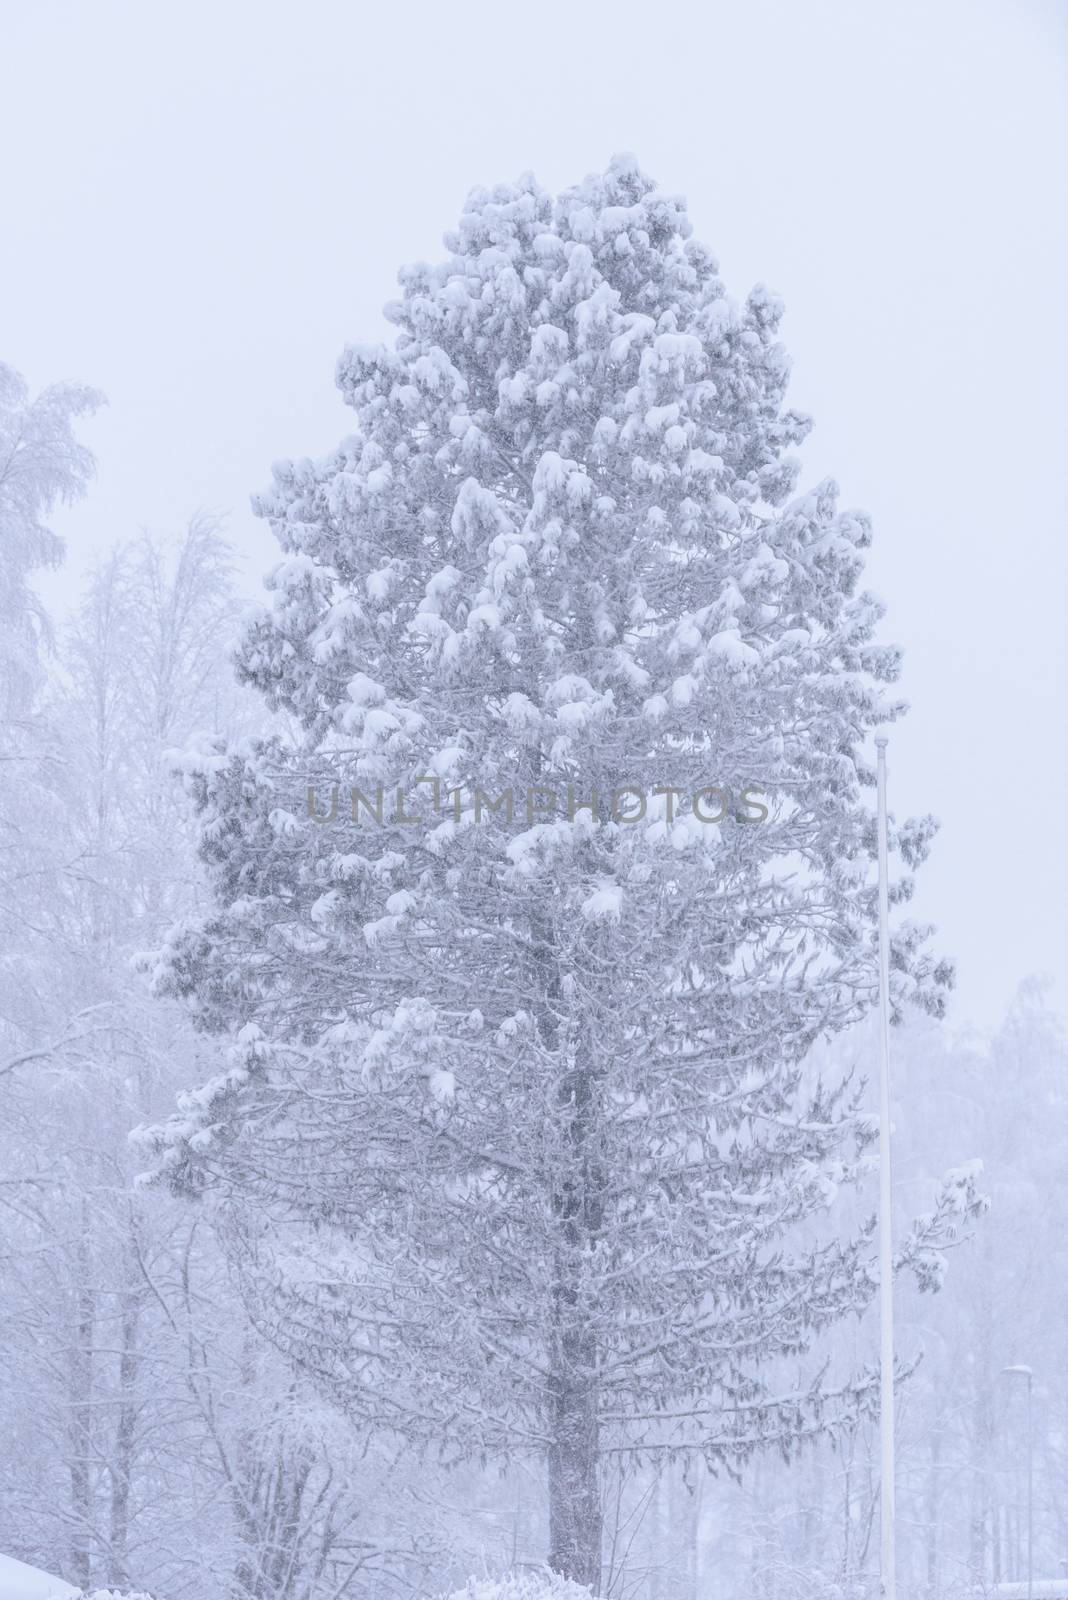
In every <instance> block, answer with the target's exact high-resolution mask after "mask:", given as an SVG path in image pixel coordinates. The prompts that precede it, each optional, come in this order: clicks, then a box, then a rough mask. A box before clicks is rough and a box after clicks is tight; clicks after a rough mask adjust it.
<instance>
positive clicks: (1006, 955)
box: [0, 0, 1068, 1024]
mask: <svg viewBox="0 0 1068 1600" xmlns="http://www.w3.org/2000/svg"><path fill="white" fill-rule="evenodd" d="M0 19H2V30H0V31H2V36H3V38H2V44H0V132H2V137H3V145H2V148H3V150H4V154H5V159H4V175H3V184H2V192H0V219H2V227H3V239H2V250H0V359H4V360H6V361H8V362H9V363H11V364H12V365H14V366H15V367H17V368H18V369H20V370H21V371H22V372H23V373H24V374H25V376H26V377H27V379H28V380H29V382H30V383H31V385H32V386H33V387H35V388H36V387H39V386H42V385H44V384H45V383H48V382H51V381H53V380H56V379H60V378H80V379H84V380H86V381H88V382H91V383H93V384H95V385H96V386H98V387H99V388H101V389H102V390H104V391H105V393H106V394H107V396H108V400H109V402H110V404H109V407H108V409H107V410H106V411H105V412H103V413H101V414H100V416H99V417H98V418H96V419H94V420H93V421H92V422H91V423H90V424H89V425H88V426H87V427H86V429H85V436H86V437H87V439H88V441H89V442H90V443H91V445H92V447H93V448H94V450H95V451H96V453H97V456H98V459H99V474H98V478H97V481H96V483H95V485H94V487H93V490H92V492H91V495H90V497H89V498H88V499H87V500H86V501H85V502H84V503H83V504H81V505H80V506H78V507H77V508H76V509H74V510H72V511H71V512H69V513H65V514H63V515H62V516H61V517H60V518H59V519H58V523H57V525H58V526H59V528H60V529H61V531H62V532H63V533H64V535H65V536H66V538H67V540H68V544H69V549H70V558H69V562H68V567H67V570H66V572H65V573H64V574H63V575H62V576H60V577H59V578H57V579H55V580H49V582H48V583H47V585H46V592H47V595H48V598H49V600H50V602H51V603H52V604H53V606H54V607H55V608H56V609H57V610H60V609H62V607H63V606H65V605H66V604H68V603H69V601H70V599H71V598H72V596H73V595H74V594H75V593H76V591H77V584H78V581H79V578H80V575H81V574H82V573H84V570H85V568H86V565H87V564H88V563H89V562H91V560H92V558H93V556H94V555H95V554H96V553H97V552H99V551H102V550H103V549H105V548H106V547H107V546H108V545H109V544H110V543H111V542H112V541H115V540H119V539H123V538H125V537H128V536H129V535H131V534H132V533H134V532H135V531H136V530H137V529H138V528H140V527H142V526H147V527H149V528H151V529H153V530H155V531H160V532H162V531H166V530H168V529H173V528H175V527H177V526H178V525H179V524H180V523H181V522H182V521H183V520H184V519H185V517H186V516H187V515H188V514H189V513H190V512H191V511H193V510H194V509H196V508H197V507H204V506H207V507H214V508H218V509H220V510H223V511H226V512H227V513H228V517H229V526H230V530H231V534H232V537H233V539H234V540H235V542H236V544H237V546H238V547H239V549H240V551H241V553H242V557H243V559H244V562H245V568H246V576H247V581H248V584H249V587H250V589H251V588H252V587H253V586H254V585H255V584H256V583H257V582H258V579H259V576H260V574H261V573H262V572H263V570H264V569H265V568H266V567H267V566H268V565H269V564H270V563H271V561H272V559H273V546H272V544H271V541H270V536H269V533H268V530H267V529H266V528H265V527H264V526H263V525H261V524H259V523H257V522H256V521H255V519H254V518H253V517H252V515H251V513H250V511H249V509H248V496H249V494H250V492H251V491H253V490H255V489H257V488H259V487H261V486H263V485H264V484H265V483H266V482H267V479H268V475H269V468H270V464H271V462H272V461H273V460H275V459H276V458H278V457H280V456H294V455H302V454H313V455H316V454H319V453H321V452H323V451H325V450H326V449H328V448H329V447H330V446H332V445H333V444H334V443H335V442H336V440H337V438H339V437H340V436H341V434H342V433H343V432H344V431H346V414H345V411H344V408H343V407H342V405H341V402H340V400H339V398H338V396H337V394H336V392H335V390H334V387H333V369H334V362H335V359H336V357H337V355H338V352H339V350H340V348H341V346H342V344H343V343H344V342H346V341H347V340H352V339H369V338H370V339H373V338H376V337H380V336H383V335H384V334H385V332H386V325H385V324H384V323H383V321H382V319H381V316H380V307H381V305H382V303H383V302H384V301H385V300H386V299H388V298H390V297H391V296H392V295H393V293H394V292H395V273H396V269H397V266H398V265H399V264H400V263H401V262H402V261H407V260H410V259H415V258H434V257H437V256H439V255H440V254H441V247H440V237H441V233H442V231H443V230H444V229H445V228H446V227H448V226H451V224H452V223H453V222H454V220H455V217H456V214H457V212H458V210H459V208H460V205H461V204H462V201H463V198H464V195H465V193H466V191H467V190H468V189H469V188H470V187H471V186H472V185H474V184H479V183H493V182H496V181H499V180H501V179H509V178H514V177H515V176H517V175H518V174H519V173H520V172H522V171H524V170H527V169H533V170H534V171H535V172H536V174H537V175H538V177H539V179H540V180H541V182H542V183H543V184H545V185H546V186H548V187H551V188H561V187H564V186H566V185H568V184H570V183H573V182H575V181H577V180H578V179H579V178H581V177H582V176H583V175H584V174H585V173H586V172H588V171H591V170H593V169H596V168H600V167H603V166H604V165H605V163H606V162H607V160H608V158H609V157H610V155H611V154H612V153H613V152H614V151H616V150H633V151H635V152H636V153H637V155H638V156H639V158H640V160H641V161H642V163H643V165H644V166H645V168H646V170H647V171H649V172H651V173H652V174H653V175H654V176H655V177H657V179H658V180H659V181H660V182H661V183H662V184H663V185H664V186H665V187H667V188H669V189H671V190H672V191H675V192H681V193H683V194H685V195H686V196H687V197H688V200H689V204H690V212H691V216H692V218H693V221H694V225H695V228H696V231H697V232H698V234H699V235H700V236H701V237H702V238H703V239H705V240H706V241H707V242H708V243H709V244H710V245H711V246H712V247H713V248H714V249H715V250H716V251H717V252H718V254H719V258H720V261H721V265H722V269H723V274H724V277H725V278H726V281H727V284H728V287H729V288H730V290H731V292H732V293H735V294H737V295H743V294H744V293H745V292H746V291H747V290H748V288H749V287H750V285H751V284H752V283H754V282H756V281H761V280H762V281H764V282H767V283H770V284H771V285H772V286H773V287H774V288H776V289H777V290H779V291H780V292H781V293H782V294H783V295H784V296H785V298H786V302H787V308H788V314H787V318H786V323H785V330H784V333H785V339H786V342H787V344H788V346H789V348H790V349H791V351H792V354H793V357H794V380H793V390H792V397H791V398H792V402H793V403H794V404H795V405H797V406H800V407H802V408H803V409H805V410H809V411H811V412H813V413H814V415H815V418H816V424H817V426H816V430H815V432H814V434H813V436H812V438H811V440H810V441H809V443H808V444H807V446H806V448H805V460H806V472H805V481H812V480H814V479H816V478H818V477H822V476H824V475H825V474H828V473H830V474H833V476H835V477H836V478H837V479H838V480H839V482H840V484H841V485H842V489H843V495H844V499H845V501H846V503H848V504H852V505H858V506H863V507H865V508H866V509H867V510H869V511H870V512H871V513H872V514H873V515H874V517H875V526H876V549H875V552H874V554H873V557H872V560H871V564H870V568H869V576H870V583H871V586H872V587H873V588H874V589H875V590H876V591H877V592H878V593H879V594H881V595H882V596H883V598H884V599H885V600H886V601H887V602H888V604H889V608H890V612H889V617H888V619H887V623H886V626H885V636H886V637H888V638H889V637H892V638H895V639H897V640H900V641H901V642H902V643H903V644H904V645H905V646H906V649H907V662H908V665H907V676H906V683H905V688H906V692H907V694H908V695H909V698H910V699H911V701H912V705H913V711H912V713H911V715H910V716H909V718H908V719H907V721H906V722H905V723H903V724H901V725H900V726H899V728H898V729H897V730H895V731H894V733H893V736H892V742H891V750H890V758H891V804H892V807H893V808H894V809H895V810H896V811H897V812H898V813H899V814H901V813H905V812H919V811H928V810H930V811H933V812H935V814H936V815H938V816H939V817H940V818H941V819H942V822H943V833H942V836H941V838H940V841H939V843H938V845H937V847H936V852H935V856H934V859H933V860H932V862H931V863H930V864H929V865H928V866H927V867H926V868H925V869H924V872H923V874H922V882H921V887H920V889H919V891H918V894H917V899H916V909H917V910H918V911H919V912H920V913H921V914H922V915H924V916H925V917H929V918H931V919H932V920H934V921H936V922H937V923H938V924H939V925H940V928H941V934H940V945H941V947H942V948H943V949H944V950H946V951H947V952H948V953H950V954H952V955H953V956H954V957H955V958H956V960H957V962H958V966H959V974H960V977H959V987H958V994H957V998H956V1000H955V1002H954V1011H953V1014H954V1017H955V1019H956V1020H957V1021H958V1022H962V1023H963V1022H965V1021H967V1020H969V1019H970V1020H974V1021H976V1022H978V1023H981V1024H989V1023H993V1022H996V1021H997V1020H998V1018H999V1016H1000V1015H1001V1014H1002V1012H1003V1010H1004V1008H1005V1006H1006V1005H1007V1003H1008V1002H1009V1000H1010V999H1011V996H1012V993H1013V991H1014V989H1015V987H1016V984H1017V982H1018V980H1019V979H1020V977H1021V976H1023V975H1024V974H1026V973H1028V972H1031V971H1041V970H1045V971H1048V972H1049V973H1050V974H1051V975H1052V976H1053V977H1054V979H1055V981H1056V982H1057V984H1058V998H1059V1002H1060V1004H1061V1006H1062V1008H1064V1007H1065V1006H1066V994H1068V991H1066V987H1065V984H1064V973H1065V965H1066V959H1065V958H1066V954H1068V951H1066V932H1065V929H1066V922H1068V918H1066V914H1065V907H1066V901H1068V878H1066V872H1065V855H1066V848H1068V847H1066V842H1065V833H1066V829H1065V820H1064V819H1065V813H1064V807H1065V797H1066V790H1068V786H1066V782H1065V780H1066V777H1068V773H1066V757H1065V727H1064V721H1065V719H1064V714H1063V707H1064V703H1065V698H1066V688H1068V662H1066V645H1065V638H1066V632H1068V630H1066V629H1065V609H1066V596H1068V583H1066V576H1068V575H1066V561H1065V520H1066V519H1065V512H1066V499H1068V496H1066V471H1065V439H1066V427H1065V424H1066V420H1068V419H1066V403H1065V368H1066V355H1068V340H1066V336H1065V335H1066V330H1065V297H1066V296H1065V290H1066V284H1068V271H1066V267H1068V262H1066V254H1068V251H1066V231H1068V230H1066V219H1065V207H1064V199H1063V191H1064V179H1065V160H1064V155H1065V143H1066V141H1065V133H1066V128H1065V122H1066V83H1065V78H1066V51H1065V39H1066V13H1065V10H1064V9H1063V8H1061V7H1058V6H1056V5H1053V4H1050V3H1046V0H920V3H916V0H889V3H882V4H879V5H873V4H865V3H863V0H836V3H820V0H815V3H814V0H783V3H780V4H775V3H769V0H732V3H730V4H720V3H717V0H704V3H697V0H683V3H681V4H680V3H676V4H671V5H651V4H648V3H643V4H630V3H628V4H617V5H608V4H603V3H599V0H598V3H583V0H567V3H560V0H549V3H543V4H537V5H532V6H528V5H520V4H512V5H509V4H505V3H499V4H495V5H494V4H487V3H485V0H464V3H461V4H427V3H425V0H409V3H407V4H403V5H387V4H385V3H380V4H375V5H366V4H358V3H347V4H346V3H340V0H338V3H325V0H318V3H317V0H304V3H302V4H300V5H297V4H295V3H294V4H291V5H280V4H275V3H270V0H254V3H252V0H215V3H213V4H206V3H204V0H182V3H181V4H170V5H166V6H164V5H162V4H157V3H143V0H141V3H137V0H129V3H127V4H121V5H119V4H107V3H101V0H89V3H80V4H76V5H71V4H59V3H55V0H32V3H30V0H21V3H14V0H3V3H2V4H0Z"/></svg>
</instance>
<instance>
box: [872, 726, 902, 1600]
mask: <svg viewBox="0 0 1068 1600" xmlns="http://www.w3.org/2000/svg"><path fill="white" fill-rule="evenodd" d="M875 745H876V749H877V750H878V753H879V754H878V779H879V1439H880V1446H881V1450H880V1454H881V1461H882V1471H881V1483H880V1502H879V1547H880V1561H879V1577H880V1592H881V1594H882V1600H896V1595H897V1580H896V1576H895V1571H894V1506H895V1473H894V1243H893V1228H892V1217H891V1207H892V1202H893V1185H892V1181H891V1170H890V932H889V921H890V891H889V887H888V883H887V876H888V868H887V844H886V745H887V740H886V737H885V735H880V737H879V738H877V739H876V741H875Z"/></svg>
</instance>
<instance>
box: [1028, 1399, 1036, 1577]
mask: <svg viewBox="0 0 1068 1600" xmlns="http://www.w3.org/2000/svg"><path fill="white" fill-rule="evenodd" d="M1034 1386H1035V1375H1034V1373H1033V1372H1031V1371H1030V1369H1029V1370H1028V1373H1027V1600H1034V1592H1035V1435H1034V1430H1033V1428H1032V1426H1031V1391H1032V1390H1033V1388H1034Z"/></svg>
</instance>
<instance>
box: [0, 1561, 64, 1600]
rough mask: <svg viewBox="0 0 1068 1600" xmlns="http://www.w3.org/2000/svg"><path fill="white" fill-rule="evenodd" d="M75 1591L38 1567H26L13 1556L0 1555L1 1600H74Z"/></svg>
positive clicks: (60, 1579)
mask: <svg viewBox="0 0 1068 1600" xmlns="http://www.w3.org/2000/svg"><path fill="white" fill-rule="evenodd" d="M77 1593H78V1591H77V1589H75V1587H74V1585H73V1584H72V1583H64V1581H63V1579H62V1578H54V1577H53V1576H52V1574H51V1573H50V1572H42V1571H41V1570H40V1568H39V1567H28V1566H27V1565H26V1563H25V1562H24V1561H16V1560H15V1558H14V1556H4V1555H0V1595H2V1596H3V1600H75V1597H76V1596H77Z"/></svg>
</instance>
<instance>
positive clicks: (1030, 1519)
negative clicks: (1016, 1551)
mask: <svg viewBox="0 0 1068 1600" xmlns="http://www.w3.org/2000/svg"><path fill="white" fill-rule="evenodd" d="M1001 1372H1002V1376H1003V1377H1016V1378H1026V1379H1027V1600H1034V1587H1035V1476H1034V1454H1035V1452H1034V1433H1033V1430H1032V1426H1031V1395H1032V1391H1033V1390H1034V1387H1035V1375H1034V1373H1033V1372H1032V1371H1031V1368H1030V1367H1002V1369H1001Z"/></svg>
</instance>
